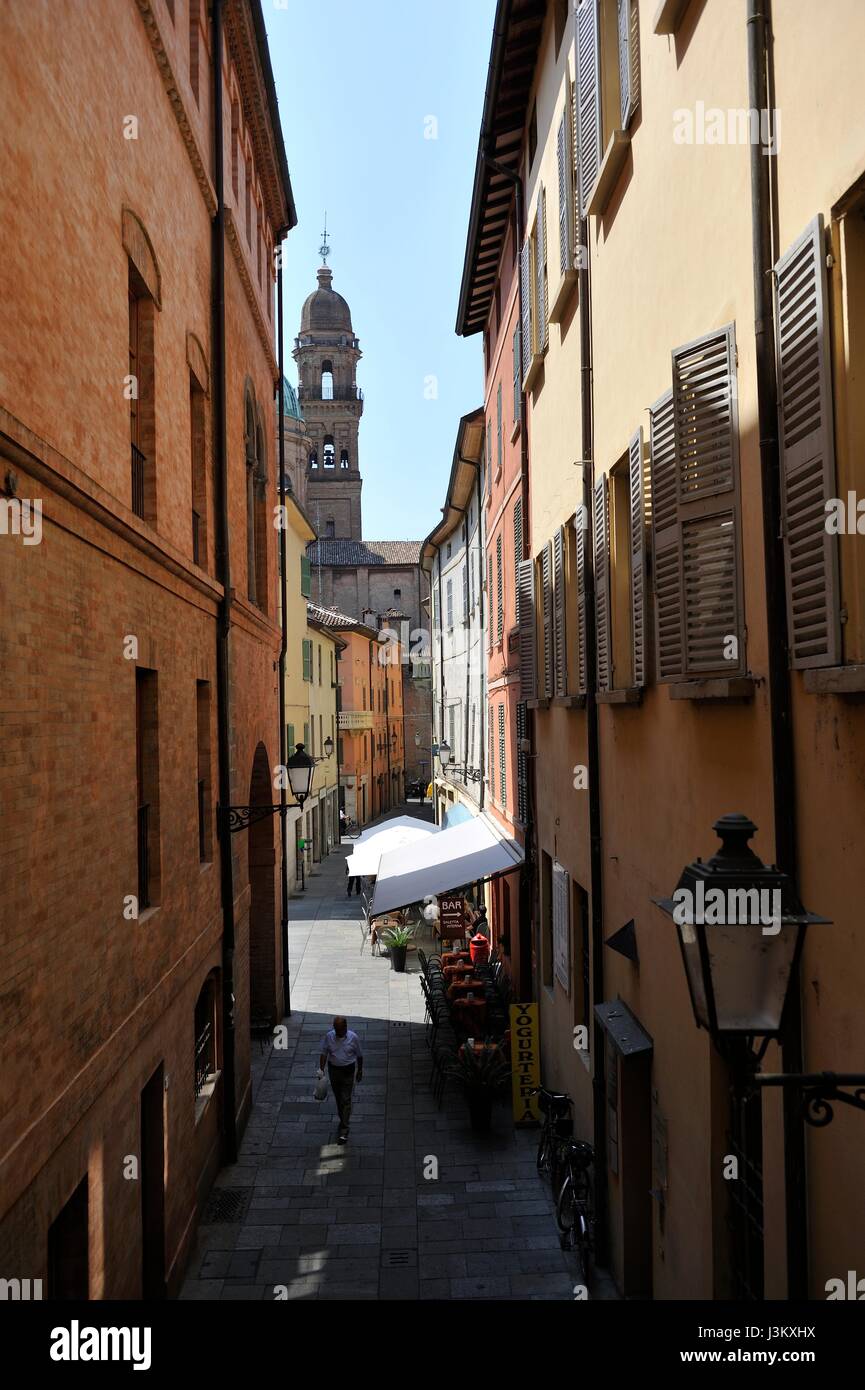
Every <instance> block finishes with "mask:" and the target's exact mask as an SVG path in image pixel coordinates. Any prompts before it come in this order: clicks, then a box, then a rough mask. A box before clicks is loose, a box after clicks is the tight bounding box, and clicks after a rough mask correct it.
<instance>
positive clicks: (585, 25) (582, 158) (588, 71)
mask: <svg viewBox="0 0 865 1390" xmlns="http://www.w3.org/2000/svg"><path fill="white" fill-rule="evenodd" d="M577 151H578V159H579V190H580V216H581V217H583V218H585V217H587V216H588V207H589V199H590V197H591V194H592V190H593V188H594V186H595V182H596V180H597V177H598V170H599V169H600V167H601V158H602V155H603V151H602V149H601V70H600V44H599V42H598V0H578V4H577Z"/></svg>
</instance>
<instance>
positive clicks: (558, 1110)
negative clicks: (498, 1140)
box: [531, 1086, 574, 1192]
mask: <svg viewBox="0 0 865 1390" xmlns="http://www.w3.org/2000/svg"><path fill="white" fill-rule="evenodd" d="M531 1094H532V1095H533V1096H537V1097H538V1105H539V1106H540V1107H541V1110H542V1112H543V1116H544V1122H543V1125H542V1126H541V1133H540V1138H539V1139H538V1172H539V1173H540V1174H541V1177H544V1178H546V1177H548V1178H549V1179H550V1182H551V1184H552V1188H553V1192H558V1190H559V1175H560V1170H559V1146H560V1144H561V1142H562V1140H563V1139H568V1138H570V1137H571V1135H573V1132H574V1120H573V1116H572V1114H571V1110H572V1108H573V1101H572V1100H571V1098H570V1096H569V1095H566V1094H565V1092H564V1091H548V1090H547V1088H546V1087H545V1086H536V1087H535V1089H534V1090H533V1091H532V1092H531Z"/></svg>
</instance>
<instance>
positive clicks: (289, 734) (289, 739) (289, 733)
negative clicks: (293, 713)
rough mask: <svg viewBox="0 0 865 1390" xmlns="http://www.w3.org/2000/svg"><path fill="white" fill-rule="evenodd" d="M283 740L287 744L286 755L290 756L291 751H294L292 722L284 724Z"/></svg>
mask: <svg viewBox="0 0 865 1390" xmlns="http://www.w3.org/2000/svg"><path fill="white" fill-rule="evenodd" d="M285 741H286V743H287V744H288V756H289V757H291V756H292V755H293V753H294V725H293V724H286V726H285Z"/></svg>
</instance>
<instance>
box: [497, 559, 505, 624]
mask: <svg viewBox="0 0 865 1390" xmlns="http://www.w3.org/2000/svg"><path fill="white" fill-rule="evenodd" d="M496 566H497V570H496V614H497V616H496V635H497V641H499V642H501V640H502V635H503V633H504V630H505V610H504V597H505V591H504V584H503V581H502V535H501V532H499V534H498V536H497V537H496Z"/></svg>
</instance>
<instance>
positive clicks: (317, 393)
mask: <svg viewBox="0 0 865 1390" xmlns="http://www.w3.org/2000/svg"><path fill="white" fill-rule="evenodd" d="M297 398H298V400H299V401H362V400H363V391H361V389H360V387H359V386H299V387H298V388H297Z"/></svg>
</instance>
